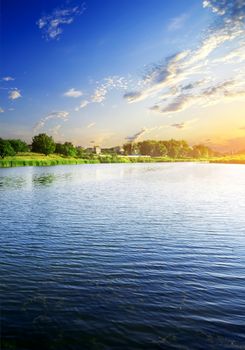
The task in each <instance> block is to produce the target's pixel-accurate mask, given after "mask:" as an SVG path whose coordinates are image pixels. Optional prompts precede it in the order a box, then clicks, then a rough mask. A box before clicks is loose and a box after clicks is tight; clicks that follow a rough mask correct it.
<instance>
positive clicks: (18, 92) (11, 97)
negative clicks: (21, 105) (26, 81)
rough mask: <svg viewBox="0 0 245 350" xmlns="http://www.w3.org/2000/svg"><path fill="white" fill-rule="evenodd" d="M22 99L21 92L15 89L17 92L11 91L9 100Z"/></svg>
mask: <svg viewBox="0 0 245 350" xmlns="http://www.w3.org/2000/svg"><path fill="white" fill-rule="evenodd" d="M20 97H22V96H21V93H20V90H18V89H15V90H11V91H9V99H10V100H16V99H17V98H20Z"/></svg>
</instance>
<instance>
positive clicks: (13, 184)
mask: <svg viewBox="0 0 245 350" xmlns="http://www.w3.org/2000/svg"><path fill="white" fill-rule="evenodd" d="M71 179H72V174H71V173H67V174H58V173H57V174H56V173H51V172H50V173H35V172H29V173H26V174H23V175H19V174H12V175H9V176H0V190H5V189H7V190H10V189H13V190H16V189H23V188H25V189H32V188H33V187H40V186H43V187H48V186H51V185H53V184H54V183H56V182H59V183H61V182H67V181H70V180H71Z"/></svg>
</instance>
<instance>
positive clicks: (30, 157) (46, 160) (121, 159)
mask: <svg viewBox="0 0 245 350" xmlns="http://www.w3.org/2000/svg"><path fill="white" fill-rule="evenodd" d="M155 162H158V163H161V162H209V163H223V164H245V155H240V156H224V157H213V158H170V157H144V156H116V155H107V154H106V155H93V156H91V157H90V158H73V157H65V156H62V155H58V154H51V155H48V156H45V155H44V154H41V153H32V152H29V153H19V154H17V155H16V156H14V157H6V158H4V159H1V160H0V168H11V167H22V166H53V165H72V164H97V163H155Z"/></svg>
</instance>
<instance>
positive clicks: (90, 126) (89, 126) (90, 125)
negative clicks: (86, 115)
mask: <svg viewBox="0 0 245 350" xmlns="http://www.w3.org/2000/svg"><path fill="white" fill-rule="evenodd" d="M95 125H96V123H90V124H88V125H87V129H90V128H92V127H93V126H95Z"/></svg>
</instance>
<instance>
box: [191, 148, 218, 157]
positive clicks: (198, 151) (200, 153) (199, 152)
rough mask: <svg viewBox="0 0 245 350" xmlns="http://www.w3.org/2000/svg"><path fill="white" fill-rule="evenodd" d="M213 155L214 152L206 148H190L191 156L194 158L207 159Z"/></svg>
mask: <svg viewBox="0 0 245 350" xmlns="http://www.w3.org/2000/svg"><path fill="white" fill-rule="evenodd" d="M213 155H214V152H213V151H212V150H211V149H210V148H209V147H207V146H204V145H195V146H193V147H192V156H193V157H195V158H208V157H211V156H213Z"/></svg>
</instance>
